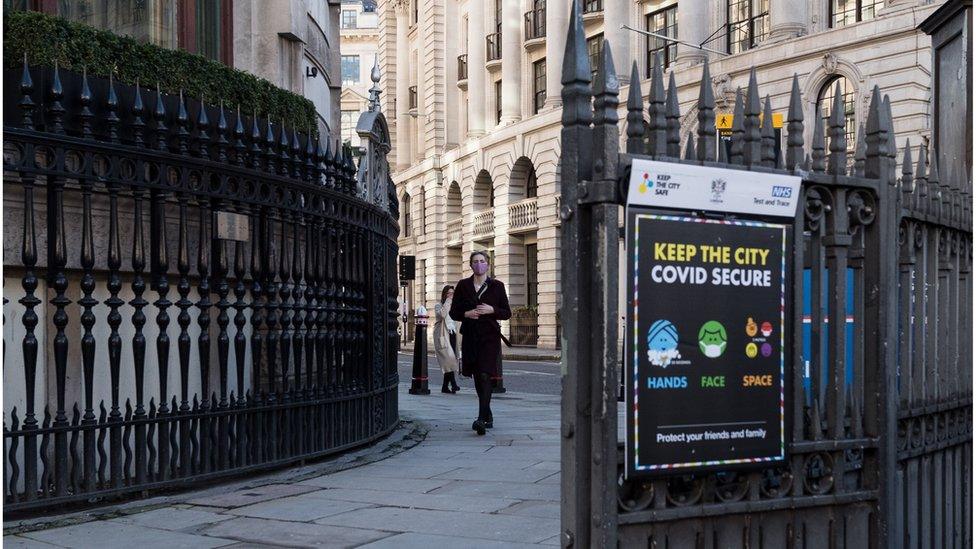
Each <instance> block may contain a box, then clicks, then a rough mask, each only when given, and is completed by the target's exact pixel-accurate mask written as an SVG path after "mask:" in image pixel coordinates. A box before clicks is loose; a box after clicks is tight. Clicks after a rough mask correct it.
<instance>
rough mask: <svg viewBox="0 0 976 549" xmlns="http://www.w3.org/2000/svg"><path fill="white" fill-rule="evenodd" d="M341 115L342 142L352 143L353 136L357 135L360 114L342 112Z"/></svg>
mask: <svg viewBox="0 0 976 549" xmlns="http://www.w3.org/2000/svg"><path fill="white" fill-rule="evenodd" d="M340 114H341V117H342V121H341V126H340V131H341V132H342V134H341V135H342V141H343V142H346V143H351V142H352V138H353V134H355V133H356V119H357V115H358V114H359V113H357V112H356V111H342V113H340Z"/></svg>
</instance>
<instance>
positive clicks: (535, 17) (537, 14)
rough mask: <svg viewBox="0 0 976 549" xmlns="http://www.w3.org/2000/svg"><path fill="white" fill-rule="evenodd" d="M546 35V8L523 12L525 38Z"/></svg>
mask: <svg viewBox="0 0 976 549" xmlns="http://www.w3.org/2000/svg"><path fill="white" fill-rule="evenodd" d="M545 37H546V8H544V7H542V8H537V9H534V10H530V11H527V12H525V39H526V40H535V39H537V38H545Z"/></svg>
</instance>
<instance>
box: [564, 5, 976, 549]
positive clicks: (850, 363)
mask: <svg viewBox="0 0 976 549" xmlns="http://www.w3.org/2000/svg"><path fill="white" fill-rule="evenodd" d="M580 15H581V14H580V8H579V5H578V2H574V7H573V12H572V15H571V20H570V28H569V33H568V41H567V45H566V55H565V61H564V64H563V74H562V83H563V89H562V99H563V118H562V122H563V129H562V135H561V139H562V156H561V160H560V179H561V189H562V191H561V192H562V197H561V200H562V202H561V204H562V206H561V210H560V212H559V214H560V217H561V218H562V223H563V229H562V230H563V237H562V243H563V244H562V254H563V258H562V273H561V275H562V284H563V286H562V287H563V296H562V299H563V302H562V309H561V310H562V315H563V334H564V341H563V342H562V343H563V346H564V349H565V352H564V354H563V361H564V362H563V402H562V406H563V408H562V417H563V419H562V425H561V428H562V436H563V442H562V472H563V477H562V536H561V537H562V544H563V546H567V547H568V546H576V547H610V546H615V545H619V546H623V547H651V546H655V547H658V546H660V547H865V546H877V547H882V546H884V547H902V546H912V547H914V546H935V547H951V546H969V545H971V543H972V528H971V518H970V516H971V509H970V508H969V503H968V502H969V501H970V499H971V490H972V485H971V479H970V470H971V460H972V455H971V451H972V421H971V411H972V410H971V407H972V400H971V395H972V379H971V376H970V367H971V364H972V350H971V340H970V338H969V335H968V334H970V333H971V330H972V327H971V325H970V318H971V314H972V308H971V303H972V280H971V276H970V273H971V265H972V228H971V224H970V222H969V219H970V215H971V194H970V192H971V190H970V189H969V188H968V187H969V184H968V183H967V182H966V181H941V180H940V179H939V176H938V170H937V167H936V164H935V163H933V164H932V165H931V166H929V163H928V160H927V159H928V158H929V155H928V152H927V151H926V150H925V148H921V149H915V151H917V152H916V153H914V156H916V157H917V165H916V163H915V162H916V161H915V160H914V158H913V149H912V147H911V144H910V143H907V144H906V147H905V152H904V158H903V161H902V166H901V170H900V172H899V171H898V170H897V165H896V151H897V148H896V144H895V143H894V139H893V132H892V119H891V108H890V103H889V99H888V97H887V96H882V94H881V92H880V90H878V88H875V89H874V90H873V93H872V97H871V105H870V108H869V114H868V120H867V126H866V128H865V129H864V131H862V132H859V135H858V139H859V142H858V143H857V147H856V153H855V155H854V158H853V162H850V161H849V159H848V156H847V143H846V137H845V131H844V124H845V120H844V115H843V103H842V99H841V94H840V93H836V94H835V100H834V104H833V108H832V112H831V113H830V118H829V122H828V124H827V127H826V128H825V127H824V123H823V120H822V118H821V116H820V113H819V112H817V116H816V117H815V120H814V121H813V124H814V127H813V147H812V149H811V150H810V152H809V153H807V152H806V151H805V150H804V145H803V129H804V120H803V112H802V108H801V97H800V91H799V86H798V83H797V79H796V78H795V77H794V81H793V89H792V93H791V94H790V105H789V112H788V115H787V126H786V129H787V134H788V135H787V141H786V147H785V158H784V157H783V155H777V154H776V149H775V146H774V143H775V137H774V134H773V129H772V124H771V123H767V124H763V123H761V122H760V120H761V119H760V116H761V115H762V120H765V121H770V122H771V121H772V116H771V112H770V106H769V100H768V97H767V98H766V100H765V103H763V102H761V101H760V95H759V85H758V83H757V81H756V77H755V71H753V72H752V74H751V75H750V80H749V86H748V89H747V91H746V93H745V95H744V96H743V95H742V94H741V92H740V93H739V94H738V95H737V97H736V104H735V111H734V126H733V128H732V141H731V149H730V150H731V153H729V154H727V153H726V151H725V148H724V147H717V146H716V141H715V139H716V137H715V136H716V132H715V110H714V109H715V102H714V98H713V96H712V90H711V85H710V83H711V79H710V78H709V74H708V66H707V64H706V65H705V67H704V69H703V70H704V73H703V75H702V80H701V81H702V86H701V91H700V95H699V99H698V104H697V109H698V129H697V132H696V134H695V135H689V136H687V137H685V138H683V137H682V136H681V135H680V132H679V118H680V112H679V109H678V102H677V94H676V90H675V87H674V82H673V80H672V81H671V82H670V85H669V86H668V88H669V89H668V93H665V85H664V79H663V74H662V71H661V69H660V66H659V65H658V66H655V68H654V71H653V76H652V88H651V91H650V101H649V106H648V112H647V115H648V117H649V125H648V130H649V134H645V126H644V120H645V112H644V105H643V101H642V94H641V91H640V78H639V76H640V75H639V73H638V72H637V68H636V65H635V67H634V72H633V75H632V77H631V80H630V82H631V87H630V94H629V97H628V100H627V124H626V149H627V150H626V153H621V152H620V151H619V142H620V129H619V127H618V116H617V108H618V105H619V98H618V91H619V84H618V81H617V77H616V75H615V74H614V70H613V62H612V54H611V48H610V45H609V44H605V46H604V50H603V54H602V57H601V58H600V66H599V70H598V71H597V73H596V77H595V78H596V81H595V82H592V86H591V72H590V66H589V57H588V54H587V49H586V44H585V40H584V34H583V28H582V20H581V16H580ZM591 101H592V103H591ZM825 135H826V137H827V138H828V139H827V140H825V139H824V137H825ZM825 142H829V150H828V149H825V146H824V143H825ZM682 143H685V148H684V154H682V147H681V144H682ZM635 158H646V159H654V160H659V161H666V162H674V163H689V164H698V165H707V166H714V167H722V168H730V169H736V170H746V171H755V172H766V173H782V174H791V175H798V176H801V177H802V179H803V183H802V190H803V193H802V201H801V202H800V204H801V207H800V208H799V211H798V213H797V216H796V219H795V220H794V224H793V237H794V238H793V242H794V250H793V257H794V263H793V265H792V269H793V280H795V281H797V283H796V284H795V285H794V286H795V287H794V288H793V289H792V297H793V300H794V303H795V304H797V306H795V307H794V308H793V311H794V312H793V315H794V318H793V325H794V326H797V327H799V326H801V325H802V322H803V318H802V317H803V308H802V307H800V306H799V304H801V303H804V297H805V296H806V297H807V299H808V301H809V310H808V314H809V317H810V319H811V321H810V323H809V324H810V329H809V333H808V334H806V335H805V334H804V331H803V330H799V329H797V330H796V331H795V335H794V341H793V356H792V357H791V367H790V368H788V375H789V376H790V377H791V379H790V383H789V384H788V385H787V386H788V387H790V394H789V395H788V397H787V398H788V403H789V406H788V408H787V411H786V413H787V415H788V416H789V417H788V420H787V424H788V425H791V428H790V432H789V434H788V446H787V453H788V461H787V462H786V465H783V466H776V467H769V468H767V469H764V470H761V471H759V472H748V473H741V472H736V471H728V472H718V473H708V474H700V475H693V474H676V475H672V476H668V477H664V478H661V479H658V480H653V481H647V482H642V481H624V480H623V476H622V463H623V459H622V447H621V445H620V443H619V442H618V424H617V423H618V422H617V412H618V408H617V406H618V404H617V396H618V387H619V385H618V384H619V381H618V379H619V370H620V365H621V360H622V356H621V353H620V343H619V339H618V329H619V327H618V325H617V323H616V322H615V320H614V319H616V318H617V315H618V306H617V296H618V282H617V280H618V277H617V269H618V264H619V257H618V255H619V253H618V239H619V238H620V236H619V206H620V205H621V204H624V203H626V196H625V192H626V186H625V184H626V182H627V180H628V179H629V168H630V164H631V162H632V161H633V159H635ZM787 167H789V168H788V169H787ZM804 280H805V281H806V282H805V283H801V282H800V281H804ZM848 317H852V318H853V323H852V328H851V329H847V320H848ZM805 341H806V343H807V345H808V346H809V351H808V352H807V353H806V356H804V351H803V348H804V342H805ZM805 361H809V374H807V372H806V368H805V367H804V366H805V364H806V362H805Z"/></svg>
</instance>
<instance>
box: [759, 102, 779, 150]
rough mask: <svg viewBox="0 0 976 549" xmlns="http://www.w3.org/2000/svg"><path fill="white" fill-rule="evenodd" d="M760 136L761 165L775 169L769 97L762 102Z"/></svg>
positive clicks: (774, 139) (774, 141)
mask: <svg viewBox="0 0 976 549" xmlns="http://www.w3.org/2000/svg"><path fill="white" fill-rule="evenodd" d="M760 135H761V136H762V148H761V153H762V165H763V166H765V167H767V168H775V167H776V134H775V133H774V132H773V109H772V107H771V106H770V103H769V95H767V96H766V100H765V101H764V102H763V118H762V127H761V131H760Z"/></svg>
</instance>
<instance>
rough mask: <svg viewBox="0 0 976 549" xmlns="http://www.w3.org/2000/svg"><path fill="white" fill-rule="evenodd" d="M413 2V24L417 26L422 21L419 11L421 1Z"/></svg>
mask: <svg viewBox="0 0 976 549" xmlns="http://www.w3.org/2000/svg"><path fill="white" fill-rule="evenodd" d="M412 1H413V24H414V25H416V24H417V22H419V21H420V11H419V10H420V7H419V6H418V5H419V4H420V0H412Z"/></svg>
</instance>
